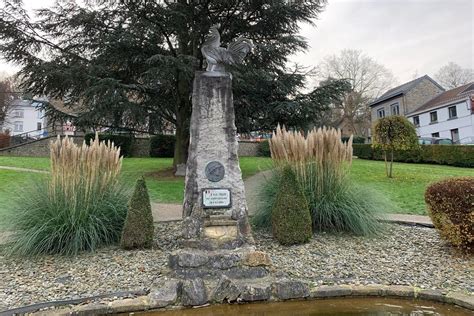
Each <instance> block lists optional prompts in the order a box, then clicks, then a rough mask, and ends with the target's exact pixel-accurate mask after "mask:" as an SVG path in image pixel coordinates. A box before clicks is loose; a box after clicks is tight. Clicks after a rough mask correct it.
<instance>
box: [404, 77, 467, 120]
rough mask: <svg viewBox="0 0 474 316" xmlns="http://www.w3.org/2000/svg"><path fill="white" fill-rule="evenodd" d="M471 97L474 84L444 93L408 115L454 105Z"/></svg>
mask: <svg viewBox="0 0 474 316" xmlns="http://www.w3.org/2000/svg"><path fill="white" fill-rule="evenodd" d="M471 95H474V82H470V83H468V84H465V85H463V86H460V87H457V88H454V89H451V90H448V91H445V92H442V93H440V94H438V95H437V96H435V97H434V98H433V99H431V100H429V101H428V102H426V103H425V104H423V105H422V106H420V107H419V108H417V109H416V110H415V111H413V112H411V113H409V114H408V115H413V114H417V113H423V112H426V111H429V110H432V109H436V108H439V107H442V106H443V105H448V104H452V103H453V102H456V101H460V100H463V99H465V98H466V97H469V96H471Z"/></svg>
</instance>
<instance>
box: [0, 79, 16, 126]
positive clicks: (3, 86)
mask: <svg viewBox="0 0 474 316" xmlns="http://www.w3.org/2000/svg"><path fill="white" fill-rule="evenodd" d="M13 86H14V85H13V80H12V79H11V78H3V79H0V127H1V126H2V125H3V124H4V123H5V120H6V118H7V114H8V112H9V110H10V107H11V104H12V101H13V100H14V99H15V97H16V94H15V91H14V88H13Z"/></svg>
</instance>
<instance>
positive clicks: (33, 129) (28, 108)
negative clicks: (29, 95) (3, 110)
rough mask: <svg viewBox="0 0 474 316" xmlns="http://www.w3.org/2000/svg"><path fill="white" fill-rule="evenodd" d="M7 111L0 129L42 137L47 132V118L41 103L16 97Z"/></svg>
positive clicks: (11, 132) (12, 133)
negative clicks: (40, 106)
mask: <svg viewBox="0 0 474 316" xmlns="http://www.w3.org/2000/svg"><path fill="white" fill-rule="evenodd" d="M12 102H13V103H12V105H11V107H10V109H9V111H8V113H7V116H6V119H5V122H4V123H3V126H0V131H7V130H8V131H10V135H12V136H15V135H20V134H25V133H28V137H32V138H40V137H43V136H46V135H44V134H45V133H46V131H45V128H46V126H47V119H46V116H45V114H44V111H43V110H41V109H40V108H39V105H40V103H38V102H33V101H30V100H22V99H16V100H14V101H12Z"/></svg>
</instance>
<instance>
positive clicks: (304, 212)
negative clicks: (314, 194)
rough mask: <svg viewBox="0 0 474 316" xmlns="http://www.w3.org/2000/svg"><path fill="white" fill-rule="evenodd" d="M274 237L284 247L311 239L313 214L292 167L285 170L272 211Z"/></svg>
mask: <svg viewBox="0 0 474 316" xmlns="http://www.w3.org/2000/svg"><path fill="white" fill-rule="evenodd" d="M272 229H273V236H274V237H275V238H276V239H277V240H278V242H279V243H280V244H282V245H293V244H301V243H305V242H307V241H308V240H310V239H311V236H312V227H311V214H310V211H309V207H308V202H307V201H306V198H305V196H304V193H303V191H302V189H301V186H300V185H299V183H298V182H297V180H296V175H295V174H294V172H293V171H292V170H291V168H290V167H286V168H285V169H284V170H283V173H282V177H281V180H280V186H279V191H278V194H277V198H276V201H275V204H274V206H273V210H272Z"/></svg>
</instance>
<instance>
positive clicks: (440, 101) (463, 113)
mask: <svg viewBox="0 0 474 316" xmlns="http://www.w3.org/2000/svg"><path fill="white" fill-rule="evenodd" d="M407 117H408V119H409V120H410V121H411V122H413V124H415V126H416V129H417V133H418V135H419V136H420V137H441V138H450V139H452V141H453V142H459V141H460V143H464V141H463V139H464V140H469V141H472V138H474V82H471V83H468V84H466V85H463V86H461V87H458V88H454V89H452V90H448V91H445V92H443V93H441V94H439V95H437V96H436V97H434V98H432V99H431V100H429V101H427V102H425V103H424V104H422V105H421V106H419V107H418V108H417V109H415V110H414V111H412V112H410V113H409V114H408V115H407Z"/></svg>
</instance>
